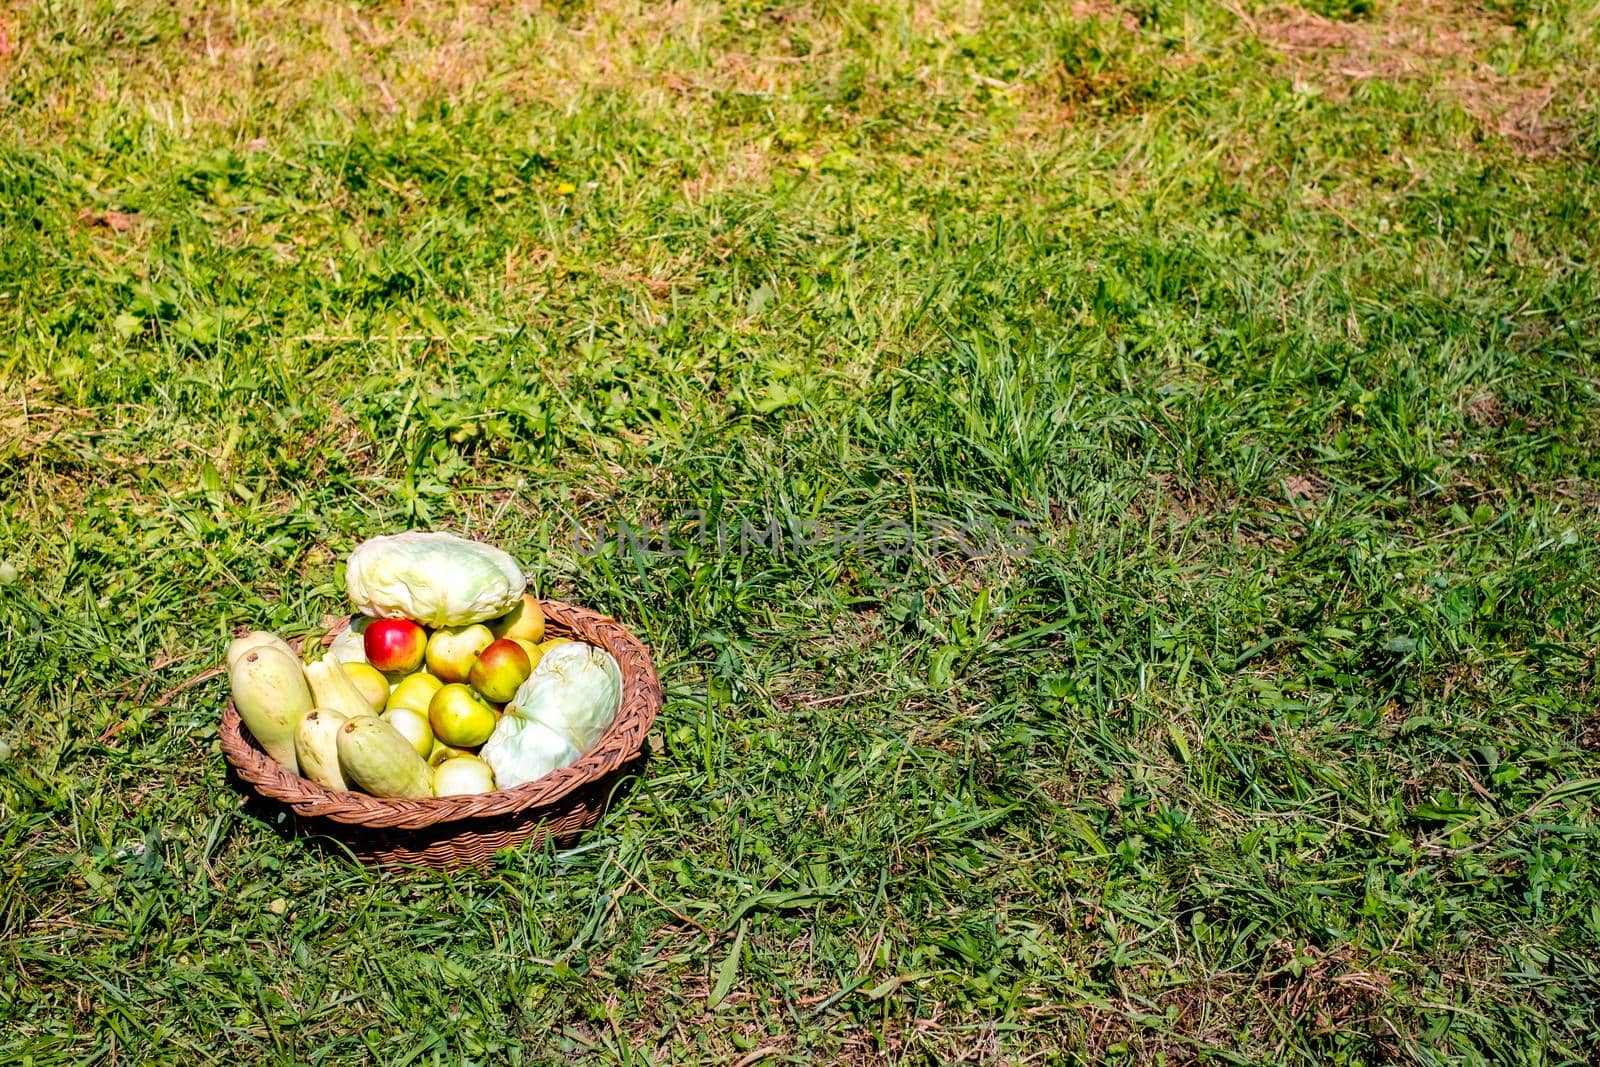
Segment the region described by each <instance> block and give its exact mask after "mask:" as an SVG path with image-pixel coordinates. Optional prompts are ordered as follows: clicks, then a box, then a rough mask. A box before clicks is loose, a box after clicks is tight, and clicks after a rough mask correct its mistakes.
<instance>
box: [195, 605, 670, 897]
mask: <svg viewBox="0 0 1600 1067" xmlns="http://www.w3.org/2000/svg"><path fill="white" fill-rule="evenodd" d="M540 606H541V607H542V608H543V609H544V615H545V623H546V632H547V633H548V634H549V635H550V636H555V637H571V638H575V639H577V640H581V641H587V642H589V643H590V644H592V645H597V646H599V647H600V648H603V649H605V650H606V651H608V652H610V653H611V654H612V655H613V656H615V657H616V659H617V664H618V666H620V667H621V668H622V708H621V709H620V710H619V711H618V712H617V718H616V721H615V722H613V723H612V724H611V726H610V728H609V729H607V730H606V732H605V734H604V735H602V736H601V738H600V740H599V741H598V742H597V743H596V744H595V746H594V747H593V748H591V749H590V750H589V751H588V752H586V753H584V755H583V758H582V759H580V760H578V762H577V763H574V764H573V765H572V766H570V767H564V768H562V769H561V770H558V771H552V772H551V773H549V774H547V775H545V776H544V777H543V778H540V779H538V780H537V781H533V782H526V783H524V784H522V785H519V786H516V787H515V788H512V789H501V790H498V791H496V792H494V793H485V794H482V795H477V796H457V797H429V798H426V799H422V800H394V799H388V798H382V797H372V796H367V795H366V794H365V793H356V792H336V791H334V790H331V789H324V788H323V787H322V786H320V785H317V784H316V783H315V782H312V781H309V780H307V779H305V778H301V777H299V776H298V775H294V774H290V773H289V772H288V771H287V770H285V769H284V768H283V767H281V766H280V765H279V764H278V763H277V762H276V761H274V760H273V759H272V757H270V756H268V755H267V754H266V752H265V751H264V750H263V749H262V748H261V746H260V745H259V744H257V742H256V739H255V738H253V737H251V736H250V733H249V731H248V730H246V729H245V728H244V723H243V722H242V721H241V720H240V718H239V712H238V711H237V710H236V709H235V708H234V706H233V701H232V700H230V701H228V708H227V710H226V711H225V712H223V715H222V730H221V738H222V753H223V755H225V756H226V757H227V758H228V762H229V763H230V764H232V765H233V768H234V770H236V771H237V772H238V774H239V777H240V778H241V779H243V780H244V781H245V782H246V783H247V784H248V785H249V786H250V787H251V788H253V789H254V790H255V791H256V792H257V793H259V794H260V795H261V796H264V797H269V798H271V799H273V800H277V801H281V802H282V803H284V804H286V805H288V806H289V807H290V808H291V809H292V810H293V811H294V813H295V814H296V815H297V816H298V817H299V818H298V822H299V827H300V829H301V831H302V832H306V833H310V834H317V835H326V836H329V837H332V838H335V839H337V840H338V841H339V842H341V843H342V844H343V845H344V846H345V847H346V848H348V849H349V850H350V851H351V852H353V853H354V854H355V855H356V856H357V857H358V858H360V859H362V860H365V861H367V862H369V863H376V864H379V865H382V866H385V867H403V866H407V865H415V864H420V865H423V866H427V867H437V868H440V869H442V870H453V869H456V868H460V867H484V866H487V865H489V863H490V862H491V861H492V860H493V858H494V855H495V853H497V852H500V851H501V850H503V849H507V848H511V847H513V846H516V845H522V844H526V843H532V844H536V845H537V844H539V843H541V842H543V841H545V840H546V839H550V840H553V841H555V842H557V843H566V842H569V841H571V840H573V839H574V838H576V837H577V836H578V835H579V834H581V833H582V832H583V831H584V830H587V829H588V828H589V827H591V826H593V825H594V824H595V821H596V820H598V819H599V818H600V813H601V812H602V811H603V810H604V809H605V805H606V802H607V799H608V798H609V796H610V795H611V792H612V791H613V789H614V788H615V787H616V785H617V783H618V781H619V779H621V778H622V777H623V775H624V774H625V771H626V768H627V767H628V765H629V764H631V763H632V762H633V761H634V760H636V759H637V758H638V757H639V756H640V754H641V751H642V749H643V746H644V739H645V734H646V733H648V732H649V730H650V724H651V723H652V722H654V721H655V717H656V712H658V711H659V710H660V709H661V683H660V682H658V681H657V680H656V672H655V667H654V666H653V665H652V664H651V662H650V653H649V651H648V650H647V649H646V648H645V646H644V645H643V644H642V643H640V641H639V639H638V638H636V637H634V636H633V635H632V634H631V633H629V632H628V631H627V630H626V629H624V628H623V627H622V626H621V624H619V623H617V622H616V621H615V620H613V619H608V618H606V617H605V616H604V615H600V614H598V613H596V612H593V611H589V610H587V609H585V608H579V607H573V606H572V605H570V604H562V603H559V602H557V601H553V600H544V601H540ZM349 623H350V620H349V619H348V618H345V619H341V620H340V621H339V622H338V624H337V625H335V626H334V628H333V629H332V630H331V631H330V632H329V633H328V634H327V635H326V636H325V637H324V638H323V643H324V644H326V643H327V642H329V641H332V640H333V638H334V636H335V635H336V634H338V633H339V632H340V631H342V630H343V629H345V627H346V626H348V625H349Z"/></svg>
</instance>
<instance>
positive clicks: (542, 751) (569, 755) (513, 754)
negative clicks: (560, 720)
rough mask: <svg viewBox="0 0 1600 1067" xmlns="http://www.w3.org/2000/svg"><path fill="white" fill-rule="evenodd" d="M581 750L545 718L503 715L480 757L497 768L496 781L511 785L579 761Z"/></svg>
mask: <svg viewBox="0 0 1600 1067" xmlns="http://www.w3.org/2000/svg"><path fill="white" fill-rule="evenodd" d="M579 755H580V753H579V752H578V749H577V748H576V746H574V745H573V743H572V741H571V740H570V739H569V738H567V737H566V736H564V735H562V734H560V733H557V732H556V731H555V730H552V729H550V727H548V726H546V725H545V724H544V723H542V722H534V721H533V720H532V719H524V718H520V717H519V716H516V715H502V716H501V717H500V721H499V722H497V723H495V727H494V733H492V734H490V735H489V740H487V741H485V742H484V743H483V747H482V748H480V749H479V750H478V757H479V758H480V759H482V760H483V762H485V763H487V764H488V765H489V766H490V767H491V768H493V769H494V781H495V785H496V786H497V787H499V788H501V789H510V788H511V787H512V786H514V785H521V784H522V783H523V782H531V781H533V780H534V779H536V778H543V777H544V776H545V775H547V774H549V773H550V772H551V771H553V770H557V769H559V768H561V767H570V766H572V764H574V763H576V762H578V756H579Z"/></svg>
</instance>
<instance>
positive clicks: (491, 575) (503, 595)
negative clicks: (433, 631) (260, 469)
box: [344, 531, 527, 626]
mask: <svg viewBox="0 0 1600 1067" xmlns="http://www.w3.org/2000/svg"><path fill="white" fill-rule="evenodd" d="M344 580H345V587H346V588H347V589H348V590H349V591H350V599H351V601H352V602H353V603H354V604H355V606H356V608H357V609H358V610H359V611H361V612H362V613H363V614H365V615H372V616H374V617H376V618H380V619H397V618H405V619H414V620H415V621H417V622H420V623H422V624H423V625H425V626H462V625H465V624H466V623H469V622H482V621H484V620H485V619H493V618H496V617H497V616H500V615H504V614H505V613H506V612H508V611H510V610H511V609H512V608H514V607H516V606H517V601H518V600H519V599H521V597H522V593H523V590H524V589H525V588H526V587H527V582H526V579H524V578H523V575H522V568H521V567H520V566H518V565H517V561H516V560H514V559H512V558H511V556H510V555H508V554H507V553H505V552H502V551H501V550H500V549H498V548H495V547H494V546H493V545H486V544H482V543H481V542H478V541H468V540H467V539H466V538H464V537H457V536H456V535H455V534H451V533H422V532H418V531H413V532H410V533H402V534H393V535H391V536H389V537H374V538H371V539H370V540H367V541H363V542H362V543H361V544H360V545H357V546H356V550H355V551H354V552H352V553H350V560H349V562H347V563H346V564H345V570H344Z"/></svg>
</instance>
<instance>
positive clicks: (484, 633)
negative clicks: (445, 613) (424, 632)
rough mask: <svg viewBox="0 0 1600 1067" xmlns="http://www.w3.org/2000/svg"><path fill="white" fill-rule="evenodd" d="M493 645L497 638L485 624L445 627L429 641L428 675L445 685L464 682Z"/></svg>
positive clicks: (434, 633) (435, 632)
mask: <svg viewBox="0 0 1600 1067" xmlns="http://www.w3.org/2000/svg"><path fill="white" fill-rule="evenodd" d="M493 643H494V634H492V633H490V632H489V628H488V627H487V626H485V625H483V623H481V622H475V623H472V624H471V625H470V626H441V627H440V628H439V629H437V630H435V631H433V636H432V637H430V638H428V653H427V659H428V671H429V673H431V674H433V675H434V676H435V677H436V678H438V679H439V680H440V681H443V682H464V681H466V680H467V675H469V674H471V673H472V665H473V663H475V662H476V661H477V659H478V653H480V652H482V651H483V650H484V649H486V648H488V647H489V646H490V645H491V644H493Z"/></svg>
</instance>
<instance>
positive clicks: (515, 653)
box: [467, 637, 533, 704]
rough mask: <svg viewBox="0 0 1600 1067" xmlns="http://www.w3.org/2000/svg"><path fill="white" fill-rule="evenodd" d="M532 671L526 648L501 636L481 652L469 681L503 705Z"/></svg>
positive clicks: (485, 694)
mask: <svg viewBox="0 0 1600 1067" xmlns="http://www.w3.org/2000/svg"><path fill="white" fill-rule="evenodd" d="M532 672H533V662H532V661H531V660H530V659H529V658H528V653H527V652H526V651H525V650H524V649H523V647H522V646H521V645H520V644H518V643H517V642H516V640H515V639H514V638H510V637H502V638H500V640H498V641H496V642H494V643H493V644H491V645H490V646H489V647H488V648H486V649H484V650H483V651H482V652H480V653H478V661H477V662H476V663H474V664H473V665H472V671H471V672H470V674H469V675H468V677H467V681H469V682H471V683H472V688H474V689H476V690H477V691H478V692H480V693H482V694H483V695H484V697H485V698H487V699H489V700H492V701H494V702H495V703H496V704H504V703H505V702H506V701H508V700H510V699H511V698H512V697H514V696H516V695H517V689H518V688H519V687H521V685H522V683H523V682H525V681H527V680H528V675H529V674H531V673H532Z"/></svg>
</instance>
